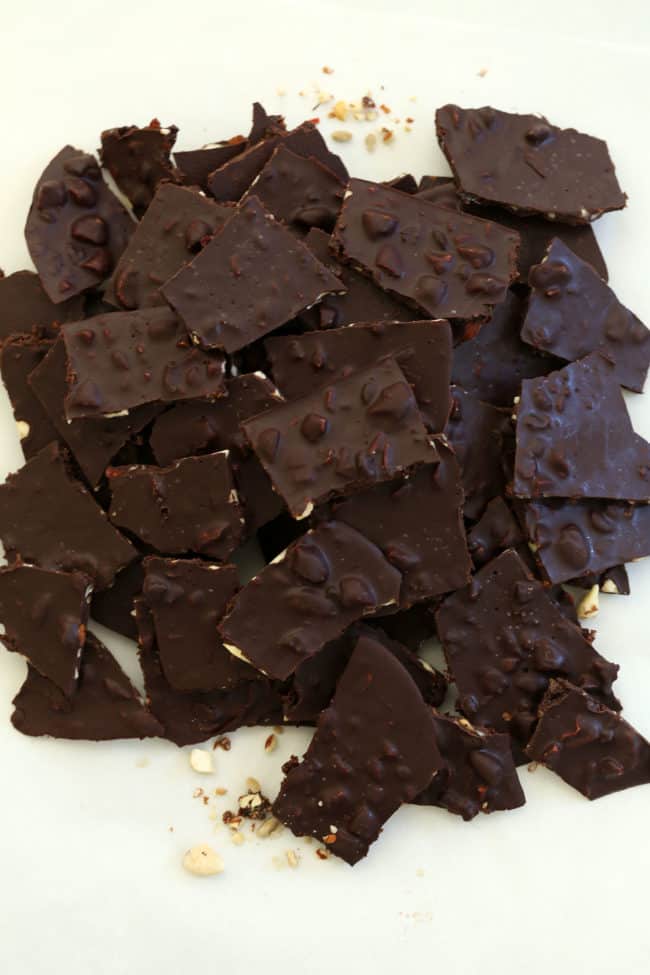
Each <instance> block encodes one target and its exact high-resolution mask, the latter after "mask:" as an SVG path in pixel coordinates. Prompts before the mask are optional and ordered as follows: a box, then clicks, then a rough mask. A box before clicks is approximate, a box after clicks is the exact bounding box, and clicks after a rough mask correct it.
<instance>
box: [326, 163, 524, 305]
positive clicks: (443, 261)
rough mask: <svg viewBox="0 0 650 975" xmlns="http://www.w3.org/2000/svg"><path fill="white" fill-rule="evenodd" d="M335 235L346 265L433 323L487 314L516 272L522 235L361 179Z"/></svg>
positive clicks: (348, 199) (353, 187)
mask: <svg viewBox="0 0 650 975" xmlns="http://www.w3.org/2000/svg"><path fill="white" fill-rule="evenodd" d="M333 238H334V241H335V244H336V246H337V248H338V251H339V253H340V254H341V256H342V258H343V259H344V260H346V261H348V262H350V263H351V264H353V266H354V267H356V268H357V269H359V270H361V271H363V273H364V274H367V275H369V276H370V277H372V279H373V280H374V281H375V282H376V283H377V284H378V285H379V286H380V287H382V288H385V289H386V291H388V292H390V293H392V294H395V295H398V296H399V297H400V298H401V299H402V300H404V301H405V302H407V303H408V304H410V305H411V306H413V307H415V308H418V309H420V310H422V311H424V312H425V314H426V315H427V316H429V317H431V318H461V319H471V318H482V317H485V316H486V315H487V316H489V315H490V313H491V309H492V308H493V307H494V306H495V305H497V304H499V302H501V301H503V299H504V298H505V295H506V292H507V288H508V285H509V284H510V282H511V281H512V280H513V278H514V277H515V276H516V273H517V268H516V260H517V250H518V246H519V236H518V234H516V233H514V232H512V231H510V230H506V229H505V228H504V227H501V226H500V225H499V224H496V223H491V222H490V221H488V220H481V219H479V218H477V217H470V216H467V215H465V214H461V213H455V212H453V211H451V210H448V209H445V208H444V207H439V206H436V205H435V204H433V203H429V202H428V201H427V200H422V199H421V198H420V197H417V196H409V195H408V194H407V193H400V192H399V190H392V189H389V188H387V187H385V186H381V185H380V184H378V183H370V182H368V181H367V180H362V179H353V180H351V181H350V184H349V191H348V194H347V196H346V198H345V201H344V203H343V209H342V210H341V215H340V216H339V219H338V222H337V224H336V228H335V231H334V235H333ZM364 317H365V316H364Z"/></svg>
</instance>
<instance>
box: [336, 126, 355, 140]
mask: <svg viewBox="0 0 650 975" xmlns="http://www.w3.org/2000/svg"><path fill="white" fill-rule="evenodd" d="M332 138H333V139H334V141H335V142H349V141H350V139H351V138H352V133H351V132H348V130H347V129H337V130H336V131H335V132H332Z"/></svg>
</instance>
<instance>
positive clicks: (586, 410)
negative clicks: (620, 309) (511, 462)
mask: <svg viewBox="0 0 650 975" xmlns="http://www.w3.org/2000/svg"><path fill="white" fill-rule="evenodd" d="M513 491H514V493H515V494H516V495H518V496H519V497H522V498H539V497H560V498H574V499H578V498H609V499H612V500H620V501H650V444H649V443H648V442H647V441H646V440H644V439H643V438H642V437H640V436H638V435H637V434H636V433H635V432H634V430H633V429H632V423H631V421H630V417H629V414H628V412H627V407H626V405H625V400H624V399H623V395H622V393H621V388H620V386H619V383H618V379H617V378H616V375H615V367H614V365H613V364H612V363H611V362H610V361H609V360H608V359H606V358H605V357H604V356H603V355H602V354H601V353H600V352H592V353H591V355H588V356H586V357H585V358H584V359H580V360H579V361H578V362H574V363H572V364H571V365H569V366H565V368H564V369H561V370H559V371H558V372H552V373H550V375H548V376H546V377H545V378H543V379H542V378H540V379H527V380H525V381H524V382H523V384H522V390H521V402H520V403H519V405H518V408H517V452H516V458H515V474H514V484H513Z"/></svg>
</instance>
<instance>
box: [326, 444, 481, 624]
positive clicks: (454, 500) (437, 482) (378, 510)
mask: <svg viewBox="0 0 650 975" xmlns="http://www.w3.org/2000/svg"><path fill="white" fill-rule="evenodd" d="M437 446H438V453H439V454H440V461H439V463H437V464H427V465H426V466H425V467H420V468H418V469H417V470H416V471H414V472H413V474H412V475H411V476H410V477H407V478H405V479H404V480H402V481H398V482H390V483H388V484H380V485H377V486H376V487H375V488H373V489H372V490H371V491H363V492H362V493H361V494H357V495H355V496H354V497H352V498H349V499H348V500H347V501H344V502H343V503H342V504H340V505H336V506H335V508H334V512H333V517H334V518H336V520H337V521H344V522H345V523H346V525H350V527H352V528H356V530H357V531H359V532H361V534H362V535H365V537H366V538H369V539H370V541H372V542H374V543H375V545H377V547H378V548H380V549H381V550H382V552H383V553H384V555H385V556H386V559H387V560H388V561H389V562H390V563H391V565H394V566H395V568H396V569H399V571H400V572H401V573H402V588H401V593H400V605H401V606H403V607H407V606H410V605H412V604H413V603H416V602H419V601H420V600H423V599H427V600H428V599H432V598H433V597H434V596H437V595H440V594H441V593H445V592H452V591H453V590H455V589H461V588H463V587H464V586H466V585H467V583H468V582H469V580H470V572H471V567H472V563H471V560H470V557H469V553H468V551H467V542H466V540H465V530H464V527H463V488H462V484H461V480H460V470H459V467H458V462H457V461H456V458H455V457H454V454H453V451H452V450H450V449H449V447H447V446H446V445H445V443H444V442H443V441H440V442H438V445H437Z"/></svg>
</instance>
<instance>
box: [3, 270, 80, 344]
mask: <svg viewBox="0 0 650 975" xmlns="http://www.w3.org/2000/svg"><path fill="white" fill-rule="evenodd" d="M83 316H84V303H83V296H82V295H78V296H77V297H76V298H70V299H69V301H61V302H59V303H57V304H54V302H53V301H52V300H51V299H50V298H48V296H47V294H46V293H45V290H44V288H43V285H42V284H41V279H40V278H39V276H38V274H35V273H34V272H33V271H15V272H14V273H13V274H8V275H7V276H6V277H0V341H4V339H6V338H9V337H10V336H16V335H19V334H21V333H25V334H28V335H31V334H35V335H37V336H39V337H40V336H42V337H43V338H54V337H55V336H56V334H57V333H58V330H59V325H62V324H63V322H75V321H77V320H78V319H80V318H83Z"/></svg>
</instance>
